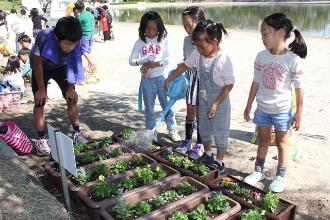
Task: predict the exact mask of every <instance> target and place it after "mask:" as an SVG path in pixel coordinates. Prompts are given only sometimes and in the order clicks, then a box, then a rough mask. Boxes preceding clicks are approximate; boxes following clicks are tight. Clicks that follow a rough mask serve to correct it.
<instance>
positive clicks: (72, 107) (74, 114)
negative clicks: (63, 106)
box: [68, 102, 79, 125]
mask: <svg viewBox="0 0 330 220" xmlns="http://www.w3.org/2000/svg"><path fill="white" fill-rule="evenodd" d="M68 115H69V118H70V121H71V123H72V125H79V111H78V104H77V103H76V102H68Z"/></svg>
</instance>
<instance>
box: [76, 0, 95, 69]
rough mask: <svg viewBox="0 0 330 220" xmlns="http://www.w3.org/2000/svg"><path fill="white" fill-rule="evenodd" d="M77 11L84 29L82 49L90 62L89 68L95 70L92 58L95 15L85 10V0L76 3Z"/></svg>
mask: <svg viewBox="0 0 330 220" xmlns="http://www.w3.org/2000/svg"><path fill="white" fill-rule="evenodd" d="M74 5H75V11H76V14H77V15H78V19H79V21H80V23H81V26H82V29H83V36H82V38H81V41H80V43H81V50H82V53H83V55H84V57H85V58H86V60H87V62H88V69H90V70H94V69H95V68H96V66H95V64H94V61H93V58H92V54H91V52H92V46H93V43H94V16H93V15H92V14H91V13H90V12H88V11H86V10H85V5H84V2H83V1H77V2H76V3H74Z"/></svg>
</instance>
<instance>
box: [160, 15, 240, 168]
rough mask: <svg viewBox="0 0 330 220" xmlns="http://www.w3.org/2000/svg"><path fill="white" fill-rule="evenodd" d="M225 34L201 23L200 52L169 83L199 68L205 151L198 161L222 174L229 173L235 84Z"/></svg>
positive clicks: (198, 34) (197, 37)
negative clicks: (223, 41) (222, 44)
mask: <svg viewBox="0 0 330 220" xmlns="http://www.w3.org/2000/svg"><path fill="white" fill-rule="evenodd" d="M222 34H227V31H226V30H225V28H224V27H223V25H222V24H221V23H214V22H213V21H211V20H207V21H201V22H199V23H198V24H197V26H196V28H195V30H194V31H193V34H192V39H193V41H194V44H195V45H196V48H197V50H196V49H195V50H194V51H193V52H192V54H191V55H190V56H189V57H188V58H187V59H186V60H185V61H184V63H182V64H180V66H179V67H178V68H177V69H176V70H175V71H174V73H173V74H172V75H171V76H169V77H168V78H167V79H166V81H165V88H166V89H167V88H168V86H169V83H170V82H171V81H172V80H173V79H175V77H176V76H178V75H180V74H182V73H184V72H185V71H187V70H188V69H189V68H193V67H196V68H197V73H198V75H199V80H200V81H199V94H198V95H199V106H198V107H199V127H200V130H199V131H200V136H201V140H202V144H203V145H204V148H205V152H204V154H203V155H202V156H200V157H199V158H198V160H199V161H201V162H204V163H206V164H208V165H210V166H213V167H216V168H217V169H218V170H219V171H220V172H223V171H224V170H225V165H224V163H223V158H224V155H225V152H226V150H227V147H228V137H229V126H230V111H231V107H230V100H229V92H230V91H231V89H232V88H233V85H234V82H235V79H234V75H233V66H232V62H231V59H230V57H229V56H228V55H227V54H226V53H225V52H224V51H223V50H222V49H221V48H220V42H221V39H222ZM213 139H214V141H215V144H216V146H217V155H216V158H214V155H213V153H212V151H211V144H212V142H213Z"/></svg>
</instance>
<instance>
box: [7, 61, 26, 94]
mask: <svg viewBox="0 0 330 220" xmlns="http://www.w3.org/2000/svg"><path fill="white" fill-rule="evenodd" d="M1 84H5V85H7V86H9V87H10V90H11V91H19V92H21V99H22V98H23V95H24V93H25V86H24V79H23V77H22V72H21V70H20V59H19V57H17V56H10V57H9V58H8V61H7V65H6V68H5V71H4V76H3V81H2V83H1Z"/></svg>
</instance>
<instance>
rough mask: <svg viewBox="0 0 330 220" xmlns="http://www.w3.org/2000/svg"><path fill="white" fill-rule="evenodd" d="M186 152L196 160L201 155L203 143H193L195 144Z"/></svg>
mask: <svg viewBox="0 0 330 220" xmlns="http://www.w3.org/2000/svg"><path fill="white" fill-rule="evenodd" d="M187 153H188V155H189V157H190V158H192V159H195V160H197V159H198V158H200V157H201V156H202V155H203V153H204V146H203V144H195V146H194V147H193V148H192V149H191V150H189V151H187Z"/></svg>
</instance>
